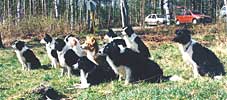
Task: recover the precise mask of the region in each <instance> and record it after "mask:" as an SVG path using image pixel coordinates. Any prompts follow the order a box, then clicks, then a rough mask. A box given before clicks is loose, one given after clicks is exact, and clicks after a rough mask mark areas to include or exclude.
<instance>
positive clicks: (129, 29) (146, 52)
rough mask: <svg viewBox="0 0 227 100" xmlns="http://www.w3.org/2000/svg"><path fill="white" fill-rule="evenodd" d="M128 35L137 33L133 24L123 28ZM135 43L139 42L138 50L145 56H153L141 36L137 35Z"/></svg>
mask: <svg viewBox="0 0 227 100" xmlns="http://www.w3.org/2000/svg"><path fill="white" fill-rule="evenodd" d="M123 29H124V31H125V33H126V34H127V36H128V37H131V36H132V34H135V32H134V31H133V29H132V27H131V26H128V27H125V28H123ZM134 41H135V43H136V44H138V50H139V51H140V54H141V55H142V56H144V57H151V55H150V52H149V49H148V47H147V46H146V45H145V44H144V43H143V41H142V40H141V39H140V37H138V36H136V38H135V40H134Z"/></svg>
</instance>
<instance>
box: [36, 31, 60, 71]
mask: <svg viewBox="0 0 227 100" xmlns="http://www.w3.org/2000/svg"><path fill="white" fill-rule="evenodd" d="M40 43H41V44H45V46H46V50H47V55H48V57H49V59H50V60H51V66H52V67H53V68H57V65H58V62H59V60H58V54H57V50H55V49H54V48H52V46H53V45H54V43H55V39H54V38H52V37H51V36H50V35H48V34H45V37H44V38H43V39H42V40H41V41H40Z"/></svg>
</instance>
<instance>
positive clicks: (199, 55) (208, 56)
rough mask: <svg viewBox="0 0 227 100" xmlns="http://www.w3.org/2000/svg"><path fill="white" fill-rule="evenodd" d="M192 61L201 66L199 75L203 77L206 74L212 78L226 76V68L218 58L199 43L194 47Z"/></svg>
mask: <svg viewBox="0 0 227 100" xmlns="http://www.w3.org/2000/svg"><path fill="white" fill-rule="evenodd" d="M192 59H193V60H194V61H195V62H196V64H197V65H198V66H199V68H198V70H199V74H200V75H202V76H204V75H206V74H208V75H209V76H210V77H213V76H217V75H225V70H224V66H223V64H222V63H221V62H220V60H219V59H218V58H217V56H216V55H215V54H214V53H213V52H212V51H210V50H209V49H207V48H205V47H203V46H202V45H201V44H199V43H195V44H194V45H193V55H192Z"/></svg>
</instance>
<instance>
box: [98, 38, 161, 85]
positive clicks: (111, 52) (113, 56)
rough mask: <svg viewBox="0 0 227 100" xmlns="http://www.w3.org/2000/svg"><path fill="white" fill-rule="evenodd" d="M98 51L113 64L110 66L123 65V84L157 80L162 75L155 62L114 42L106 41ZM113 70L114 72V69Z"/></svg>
mask: <svg viewBox="0 0 227 100" xmlns="http://www.w3.org/2000/svg"><path fill="white" fill-rule="evenodd" d="M100 53H101V54H103V55H106V56H107V62H108V63H109V65H110V66H111V67H112V66H114V67H112V68H118V66H120V65H123V66H124V67H125V74H126V80H125V84H128V83H129V82H136V81H139V80H146V81H151V82H159V81H160V78H161V77H162V76H163V71H162V69H161V68H160V67H159V65H158V64H157V63H155V62H154V61H152V60H149V59H148V58H147V57H143V56H142V55H141V54H139V53H137V52H135V51H133V50H131V49H129V48H124V47H123V46H122V45H119V44H117V43H115V42H110V43H108V44H107V45H106V46H105V47H104V48H103V49H102V50H100ZM113 70H114V72H115V73H116V69H113Z"/></svg>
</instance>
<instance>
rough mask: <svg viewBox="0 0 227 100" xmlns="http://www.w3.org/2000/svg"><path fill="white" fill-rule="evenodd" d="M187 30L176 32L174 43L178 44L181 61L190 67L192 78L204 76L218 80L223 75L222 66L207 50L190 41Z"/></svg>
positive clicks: (189, 32)
mask: <svg viewBox="0 0 227 100" xmlns="http://www.w3.org/2000/svg"><path fill="white" fill-rule="evenodd" d="M190 34H191V31H190V30H188V29H179V30H176V37H175V38H174V39H173V41H174V42H177V43H179V49H180V51H181V53H182V57H183V60H184V61H186V62H187V63H188V64H191V65H192V70H193V74H194V77H198V76H205V75H208V76H209V77H212V78H215V79H219V78H221V76H222V75H225V70H224V66H223V64H222V63H221V62H220V60H219V59H218V58H217V56H216V55H215V54H214V53H213V52H212V51H210V50H209V49H208V48H206V47H203V46H202V45H201V44H199V43H198V42H196V41H195V40H193V39H191V35H190Z"/></svg>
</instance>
